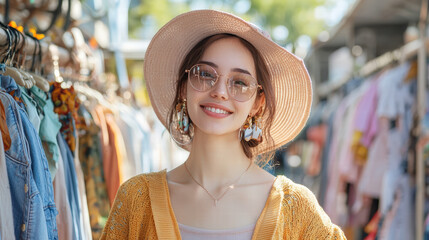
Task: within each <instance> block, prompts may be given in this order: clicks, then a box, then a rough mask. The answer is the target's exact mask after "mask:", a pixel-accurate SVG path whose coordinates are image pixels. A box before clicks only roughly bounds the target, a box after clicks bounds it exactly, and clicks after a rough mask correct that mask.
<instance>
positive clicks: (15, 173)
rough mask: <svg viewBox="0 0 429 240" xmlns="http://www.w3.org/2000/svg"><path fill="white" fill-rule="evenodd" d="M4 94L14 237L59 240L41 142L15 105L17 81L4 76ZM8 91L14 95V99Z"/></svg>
mask: <svg viewBox="0 0 429 240" xmlns="http://www.w3.org/2000/svg"><path fill="white" fill-rule="evenodd" d="M1 90H2V91H0V100H1V102H2V103H3V105H4V107H5V113H6V122H7V126H8V129H9V132H10V136H11V139H12V143H13V144H12V146H11V148H10V149H9V150H8V151H6V152H5V157H6V166H7V172H8V177H9V183H10V190H11V197H12V208H13V215H14V219H13V222H14V228H15V229H14V230H15V236H16V237H17V238H19V239H58V233H57V227H56V215H57V213H58V212H57V209H56V207H55V203H54V197H53V187H52V180H51V176H50V173H49V168H48V163H47V159H46V156H45V154H44V152H43V148H42V145H41V142H40V138H39V137H38V134H37V132H36V130H35V128H34V126H33V125H32V124H31V122H30V121H29V119H28V116H27V115H26V112H25V110H24V109H23V108H22V107H21V106H19V105H18V103H17V102H16V101H15V99H16V98H19V97H20V90H19V88H18V87H17V85H16V83H15V81H14V80H13V79H12V78H10V77H7V76H1ZM5 91H7V92H11V91H13V94H14V96H13V97H12V96H11V95H9V94H7V93H5ZM14 98H15V99H14Z"/></svg>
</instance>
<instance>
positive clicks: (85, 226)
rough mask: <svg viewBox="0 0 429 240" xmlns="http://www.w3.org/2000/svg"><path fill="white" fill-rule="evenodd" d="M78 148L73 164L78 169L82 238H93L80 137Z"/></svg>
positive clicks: (77, 143)
mask: <svg viewBox="0 0 429 240" xmlns="http://www.w3.org/2000/svg"><path fill="white" fill-rule="evenodd" d="M75 135H76V136H77V133H75ZM76 140H77V142H76V145H75V146H76V148H75V152H74V155H73V156H74V157H73V164H74V168H75V171H76V177H77V186H78V189H79V205H80V212H81V214H80V216H81V224H82V228H81V229H82V239H91V237H92V236H91V224H90V219H89V211H88V200H87V198H86V191H85V180H84V176H83V172H82V167H81V165H80V160H79V138H76Z"/></svg>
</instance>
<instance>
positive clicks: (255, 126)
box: [252, 116, 262, 142]
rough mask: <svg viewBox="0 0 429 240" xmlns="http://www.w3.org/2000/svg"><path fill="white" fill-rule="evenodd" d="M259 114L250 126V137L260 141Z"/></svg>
mask: <svg viewBox="0 0 429 240" xmlns="http://www.w3.org/2000/svg"><path fill="white" fill-rule="evenodd" d="M261 118H262V117H261V116H256V117H255V121H254V123H253V126H252V132H253V134H252V139H254V140H256V141H258V142H261V141H262V129H261Z"/></svg>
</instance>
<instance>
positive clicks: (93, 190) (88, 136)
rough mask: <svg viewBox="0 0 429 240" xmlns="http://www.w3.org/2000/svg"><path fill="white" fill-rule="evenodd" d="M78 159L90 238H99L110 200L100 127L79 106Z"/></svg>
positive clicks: (84, 109)
mask: <svg viewBox="0 0 429 240" xmlns="http://www.w3.org/2000/svg"><path fill="white" fill-rule="evenodd" d="M77 128H78V129H79V145H78V149H79V154H78V155H79V160H80V163H81V166H82V171H83V174H84V176H85V189H86V196H87V201H88V210H89V216H90V223H91V230H92V238H93V239H100V237H101V232H102V231H103V228H104V223H105V222H106V220H107V217H108V216H109V210H110V202H109V198H108V195H107V189H106V182H105V179H104V171H103V158H102V152H101V142H100V135H99V134H100V128H99V127H97V125H95V123H94V120H93V119H92V116H91V115H90V113H89V112H88V111H87V110H86V108H85V107H84V106H83V105H81V106H80V108H79V122H78V124H77Z"/></svg>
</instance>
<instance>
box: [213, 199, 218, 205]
mask: <svg viewBox="0 0 429 240" xmlns="http://www.w3.org/2000/svg"><path fill="white" fill-rule="evenodd" d="M214 205H215V207H217V199H215V200H214Z"/></svg>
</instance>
